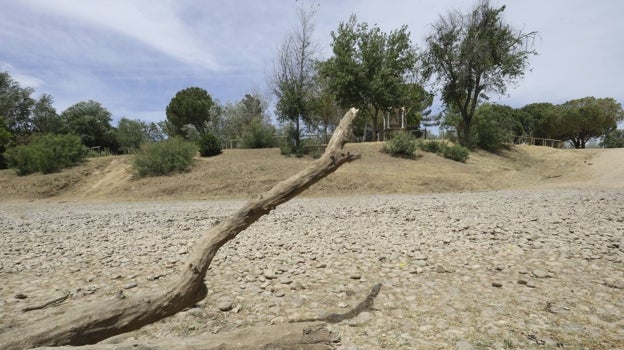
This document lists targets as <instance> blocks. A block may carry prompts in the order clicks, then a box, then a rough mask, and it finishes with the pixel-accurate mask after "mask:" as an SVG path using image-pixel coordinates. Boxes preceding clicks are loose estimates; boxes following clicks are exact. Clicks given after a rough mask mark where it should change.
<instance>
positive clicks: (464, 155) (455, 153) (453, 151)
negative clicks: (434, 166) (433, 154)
mask: <svg viewBox="0 0 624 350" xmlns="http://www.w3.org/2000/svg"><path fill="white" fill-rule="evenodd" d="M442 155H444V158H447V159H452V160H454V161H457V162H465V161H466V159H468V156H469V155H470V152H469V151H468V149H467V148H466V147H463V146H460V145H453V146H448V145H446V146H445V147H444V148H443V149H442Z"/></svg>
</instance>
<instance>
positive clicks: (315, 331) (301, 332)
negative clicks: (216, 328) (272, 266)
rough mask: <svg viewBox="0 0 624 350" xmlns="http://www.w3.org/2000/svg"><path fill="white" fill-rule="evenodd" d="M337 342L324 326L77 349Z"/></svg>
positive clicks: (200, 349)
mask: <svg viewBox="0 0 624 350" xmlns="http://www.w3.org/2000/svg"><path fill="white" fill-rule="evenodd" d="M339 340H340V338H339V337H338V336H337V335H336V334H334V333H332V332H330V331H329V330H328V329H327V324H326V323H290V324H281V325H275V326H265V327H252V328H244V329H237V330H235V331H232V332H228V333H223V334H209V335H200V336H196V337H190V338H174V339H162V340H153V341H147V342H138V341H130V342H123V343H120V344H94V345H84V346H80V347H79V349H80V350H137V349H141V350H148V349H149V350H177V349H179V350H182V349H184V350H217V349H218V350H234V349H236V350H243V349H249V350H251V349H306V350H325V349H333V348H334V346H333V345H334V343H336V342H338V341H339ZM59 349H65V350H70V349H76V348H75V347H72V346H61V347H44V348H37V349H36V350H59Z"/></svg>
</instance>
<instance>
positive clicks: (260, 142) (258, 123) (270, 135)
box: [241, 118, 275, 148]
mask: <svg viewBox="0 0 624 350" xmlns="http://www.w3.org/2000/svg"><path fill="white" fill-rule="evenodd" d="M241 138H242V139H243V141H242V147H243V148H271V147H275V128H274V127H273V126H271V125H269V124H267V123H265V122H264V121H263V120H262V119H261V118H254V119H252V120H251V122H250V123H249V125H248V126H247V127H246V128H245V130H244V131H243V134H242V135H241Z"/></svg>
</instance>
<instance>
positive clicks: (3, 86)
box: [0, 72, 35, 136]
mask: <svg viewBox="0 0 624 350" xmlns="http://www.w3.org/2000/svg"><path fill="white" fill-rule="evenodd" d="M33 91H34V90H33V89H32V88H29V87H25V88H23V87H21V86H20V84H19V83H18V82H17V81H15V80H13V78H11V76H10V75H9V73H7V72H0V115H1V116H3V117H4V118H5V121H6V123H7V126H8V129H9V131H10V132H11V134H13V135H15V136H25V135H29V134H30V133H31V132H32V122H31V111H32V108H33V106H34V104H35V100H34V99H33V98H32V97H31V96H30V95H31V94H32V93H33Z"/></svg>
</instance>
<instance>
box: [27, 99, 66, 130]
mask: <svg viewBox="0 0 624 350" xmlns="http://www.w3.org/2000/svg"><path fill="white" fill-rule="evenodd" d="M52 103H54V99H53V98H52V96H50V95H48V94H43V95H41V97H40V98H39V99H38V100H37V101H36V102H35V105H34V107H33V110H32V125H33V132H36V133H40V134H62V133H63V132H64V131H65V129H66V127H65V125H63V120H62V119H61V117H60V116H59V115H58V113H56V109H55V108H54V106H52Z"/></svg>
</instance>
